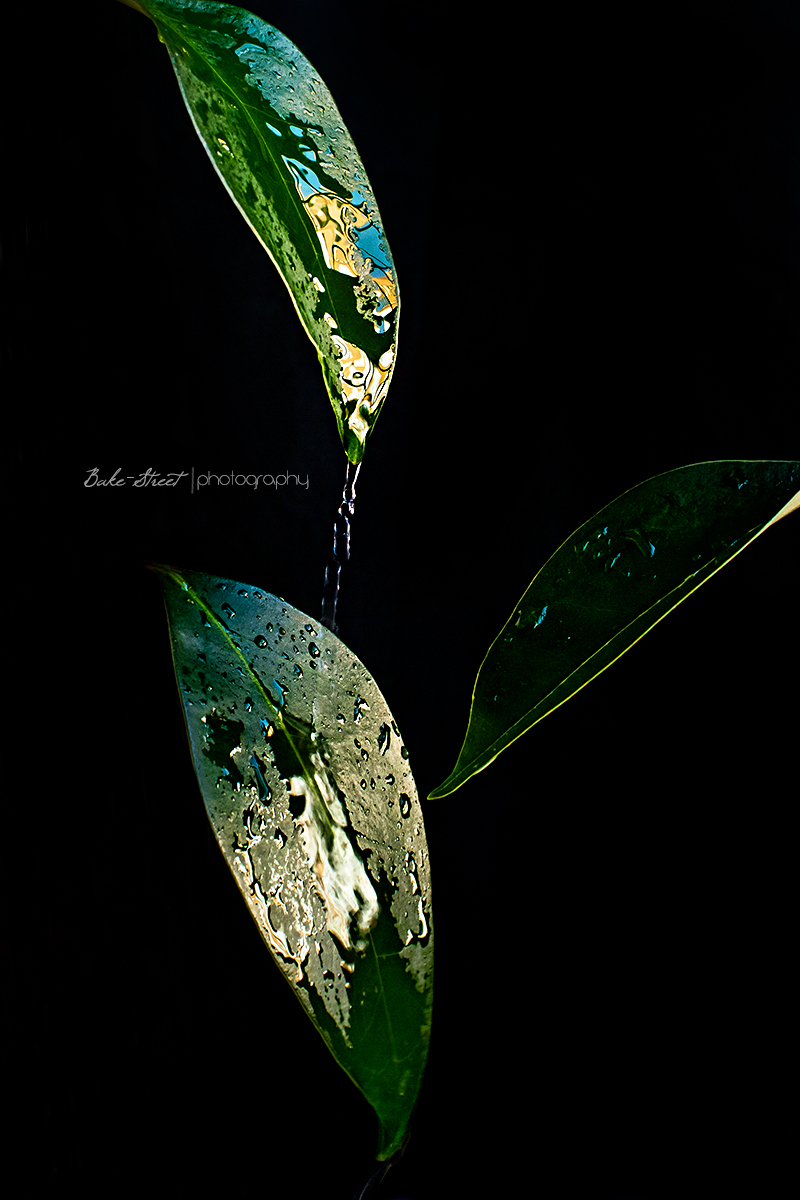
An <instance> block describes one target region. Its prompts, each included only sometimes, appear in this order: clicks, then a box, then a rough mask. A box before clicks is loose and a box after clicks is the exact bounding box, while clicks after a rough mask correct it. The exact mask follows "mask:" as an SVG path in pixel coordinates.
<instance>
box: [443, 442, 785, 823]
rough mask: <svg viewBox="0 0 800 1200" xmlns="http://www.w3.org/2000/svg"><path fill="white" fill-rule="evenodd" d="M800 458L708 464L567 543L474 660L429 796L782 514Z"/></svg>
mask: <svg viewBox="0 0 800 1200" xmlns="http://www.w3.org/2000/svg"><path fill="white" fill-rule="evenodd" d="M798 485H800V463H796V462H747V461H729V462H708V463H696V464H694V465H692V466H688V467H679V468H678V469H677V470H674V471H667V472H665V473H664V474H663V475H656V476H655V477H654V478H653V479H648V480H647V481H646V482H645V483H641V484H639V486H638V487H635V488H631V490H630V491H628V492H625V493H624V494H623V495H622V496H620V497H618V498H617V499H616V500H614V501H613V502H612V503H611V504H608V505H606V507H605V508H602V509H601V510H600V512H599V513H597V515H596V516H594V517H592V519H591V520H590V521H587V522H586V523H585V524H584V525H581V527H580V528H579V529H577V530H576V531H575V533H573V534H572V536H571V537H569V538H567V540H566V541H565V542H564V544H563V545H562V546H560V547H559V549H558V550H556V552H555V554H553V555H552V557H551V558H550V559H549V560H548V561H547V563H545V565H544V566H543V567H542V569H541V571H539V573H538V575H536V576H535V578H534V580H533V582H532V583H531V585H530V587H529V588H528V590H527V591H526V592H525V594H524V596H523V597H522V599H521V600H520V601H519V603H518V604H517V606H516V607H515V609H514V612H513V613H512V615H511V617H510V618H509V620H508V621H507V623H506V624H505V626H504V627H503V629H502V630H501V632H500V634H499V636H498V637H497V638H496V639H495V641H494V642H493V644H492V646H491V647H490V649H489V653H488V654H487V655H486V658H485V659H484V661H483V664H482V665H481V668H480V671H479V672H478V678H477V680H476V682H475V687H474V689H473V695H472V708H471V711H470V718H469V724H468V726H467V734H466V738H465V739H464V745H463V746H462V747H461V752H460V754H459V756H458V760H457V762H456V765H455V767H454V768H453V770H452V772H451V773H450V775H448V777H447V779H445V781H444V783H442V784H440V785H439V786H438V787H437V788H434V790H433V791H432V792H431V793H430V797H429V798H430V799H436V798H438V797H440V796H446V795H448V794H449V793H450V792H454V791H455V790H456V788H458V787H460V786H461V784H462V783H465V782H466V780H467V779H469V778H470V777H471V776H472V775H475V774H476V773H477V772H478V771H482V770H483V769H484V767H487V766H488V765H489V763H490V762H492V761H493V760H494V759H495V758H497V756H498V754H500V752H501V751H502V750H505V749H506V747H507V746H510V745H511V743H512V742H514V741H516V739H517V738H518V737H520V736H521V735H522V734H523V733H525V732H526V730H528V729H530V728H531V726H532V725H535V724H536V723H537V721H541V719H542V717H545V716H547V714H548V713H550V712H552V711H553V709H555V708H558V706H559V705H560V704H563V703H564V701H565V700H568V699H569V698H570V696H574V695H575V693H576V692H577V691H579V690H580V689H581V688H582V687H585V686H586V684H587V683H589V682H590V680H592V679H594V678H595V677H596V676H597V675H599V674H600V672H601V671H604V670H605V669H606V667H610V666H611V664H612V663H613V662H615V661H616V659H618V658H619V657H620V656H621V655H622V654H624V653H625V651H626V650H629V649H630V647H631V646H633V645H634V643H635V642H638V640H639V638H641V637H643V636H644V634H645V633H647V631H648V630H649V629H652V628H653V626H654V625H656V624H657V623H658V622H659V621H660V620H661V619H662V618H663V617H665V616H666V615H667V613H669V612H671V611H672V609H673V608H675V607H676V606H677V605H678V604H680V603H681V601H682V600H685V599H686V597H687V596H689V595H691V593H692V592H694V591H696V589H697V588H699V587H700V585H701V584H702V583H705V581H706V580H707V579H710V578H711V576H712V575H713V574H715V572H717V571H718V570H719V569H720V567H723V566H724V565H725V563H727V562H730V560H731V559H732V558H734V557H735V556H736V555H737V554H739V552H740V551H741V550H743V549H744V548H745V546H747V545H748V544H749V543H750V542H751V541H753V539H754V538H756V537H757V536H758V535H759V534H760V533H762V532H763V530H764V529H766V527H767V526H768V525H770V524H771V523H772V522H773V521H774V520H777V519H778V516H783V515H785V512H788V511H790V509H791V508H792V507H797V506H798V504H800V493H798Z"/></svg>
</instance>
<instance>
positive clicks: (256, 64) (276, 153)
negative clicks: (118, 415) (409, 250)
mask: <svg viewBox="0 0 800 1200" xmlns="http://www.w3.org/2000/svg"><path fill="white" fill-rule="evenodd" d="M140 7H141V8H142V10H143V11H145V12H146V13H147V15H148V16H150V17H151V18H152V20H153V21H154V22H155V24H156V27H157V29H158V32H159V36H160V37H161V40H162V41H163V42H164V43H165V45H166V47H167V49H168V51H169V54H170V58H171V60H172V65H173V67H174V69H175V74H176V75H177V77H178V82H179V84H180V89H181V92H182V94H183V98H184V101H185V103H186V107H187V108H188V110H189V113H190V115H191V118H192V121H193V123H194V127H195V129H196V131H197V133H198V135H199V137H200V139H201V141H202V142H203V145H204V146H205V148H206V150H207V152H208V155H209V158H210V159H211V161H212V163H213V164H214V167H215V169H216V171H217V173H218V174H219V176H220V178H221V179H222V181H223V183H224V184H225V186H226V188H227V189H228V192H229V193H230V195H231V197H232V199H233V200H234V201H235V203H236V205H237V206H238V208H239V210H240V212H241V213H242V215H243V217H244V218H245V220H246V221H247V222H248V224H249V225H250V227H251V228H252V230H253V232H254V233H255V234H256V236H257V237H258V239H259V240H260V242H261V243H262V245H263V246H264V248H265V250H266V251H267V253H268V254H269V255H270V257H271V258H272V260H273V262H274V263H275V265H276V267H277V268H278V270H279V272H280V273H281V276H282V278H283V280H284V282H285V284H286V286H287V288H288V289H289V294H290V295H291V297H292V300H293V301H294V305H295V308H296V309H297V313H298V315H299V317H300V320H301V321H302V323H303V326H304V328H305V330H306V332H307V333H308V336H309V337H310V339H311V341H312V342H313V343H314V346H315V347H316V350H317V354H318V356H319V360H320V364H321V366H322V373H323V376H324V379H325V385H326V388H327V390H328V395H329V396H330V400H331V404H332V406H333V411H334V414H335V416H336V423H337V426H338V428H339V434H340V437H341V439H342V444H343V446H344V449H345V453H346V454H347V457H348V458H349V459H350V461H351V462H353V463H358V462H360V461H361V459H362V457H363V455H364V446H365V443H366V440H367V437H368V435H369V434H370V432H371V430H372V428H373V427H374V425H375V421H376V420H377V417H378V413H379V412H380V409H381V406H382V405H383V402H384V400H385V398H386V393H387V391H388V388H389V383H390V381H391V378H392V372H393V369H394V363H395V356H396V352H397V323H398V316H399V294H398V288H397V280H396V275H395V269H394V263H393V262H392V256H391V253H390V250H389V246H388V243H387V241H386V236H385V234H384V231H383V225H382V222H381V218H380V213H379V212H378V206H377V204H376V202H375V197H374V195H373V193H372V189H371V187H370V183H369V180H368V179H367V175H366V172H365V170H364V167H363V164H362V162H361V159H360V158H359V156H358V153H357V151H356V148H355V146H354V145H353V142H352V139H351V137H350V135H349V133H348V132H347V129H346V128H345V125H344V122H343V121H342V118H341V115H340V114H339V110H338V109H337V107H336V105H335V103H334V101H333V98H332V97H331V94H330V92H329V91H328V89H327V88H326V86H325V84H324V83H323V82H322V80H321V79H320V78H319V76H318V75H317V73H316V71H315V70H314V68H313V67H312V66H311V64H310V63H309V62H308V61H307V59H305V58H304V57H303V55H302V54H301V53H300V51H299V50H298V49H297V47H296V46H294V45H293V44H292V42H290V41H289V40H288V38H285V37H284V36H283V34H282V33H279V32H278V30H277V29H273V27H272V26H271V25H268V24H267V23H266V22H265V21H262V20H261V18H260V17H257V16H254V15H253V14H252V13H249V12H246V11H245V10H244V9H241V8H235V7H234V6H233V5H230V4H217V3H211V2H204V3H200V4H198V3H196V2H195V0H140Z"/></svg>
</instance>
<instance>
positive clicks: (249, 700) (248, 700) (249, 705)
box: [244, 696, 253, 712]
mask: <svg viewBox="0 0 800 1200" xmlns="http://www.w3.org/2000/svg"><path fill="white" fill-rule="evenodd" d="M244 707H245V709H246V711H247V712H252V711H253V697H252V696H245V698H244Z"/></svg>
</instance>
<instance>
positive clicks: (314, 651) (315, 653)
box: [308, 642, 320, 658]
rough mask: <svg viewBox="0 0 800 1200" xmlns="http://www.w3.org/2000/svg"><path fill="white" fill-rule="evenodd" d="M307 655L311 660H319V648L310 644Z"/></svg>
mask: <svg viewBox="0 0 800 1200" xmlns="http://www.w3.org/2000/svg"><path fill="white" fill-rule="evenodd" d="M308 653H309V654H310V655H311V657H312V658H319V655H320V651H319V647H318V646H315V645H314V643H313V642H311V643H310V645H309V647H308Z"/></svg>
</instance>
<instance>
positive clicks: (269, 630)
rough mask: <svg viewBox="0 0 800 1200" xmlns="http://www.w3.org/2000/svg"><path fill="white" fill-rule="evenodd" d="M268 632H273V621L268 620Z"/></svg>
mask: <svg viewBox="0 0 800 1200" xmlns="http://www.w3.org/2000/svg"><path fill="white" fill-rule="evenodd" d="M267 633H272V621H267Z"/></svg>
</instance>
